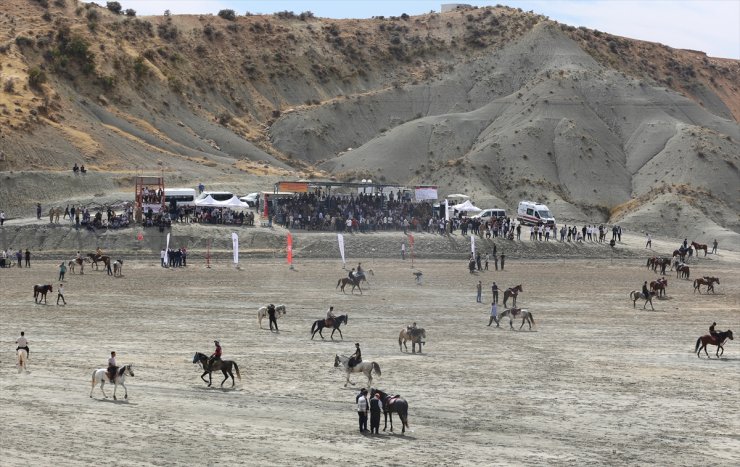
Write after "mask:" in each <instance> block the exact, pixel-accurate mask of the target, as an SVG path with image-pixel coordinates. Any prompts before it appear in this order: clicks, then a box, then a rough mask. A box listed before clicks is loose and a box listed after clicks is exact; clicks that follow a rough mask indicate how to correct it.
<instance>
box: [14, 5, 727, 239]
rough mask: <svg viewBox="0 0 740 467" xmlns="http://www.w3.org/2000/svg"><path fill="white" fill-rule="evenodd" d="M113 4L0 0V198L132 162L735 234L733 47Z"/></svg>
mask: <svg viewBox="0 0 740 467" xmlns="http://www.w3.org/2000/svg"><path fill="white" fill-rule="evenodd" d="M112 6H113V10H117V8H116V7H115V2H113V5H112ZM125 7H126V6H125V2H124V5H123V8H124V9H122V10H121V11H120V12H119V11H112V10H111V9H109V8H106V7H100V6H95V5H93V4H83V3H77V2H76V1H73V0H5V1H3V2H2V4H0V24H1V25H2V28H1V29H0V64H1V65H2V67H1V68H0V84H2V89H1V90H0V133H1V136H2V138H0V150H1V151H3V155H2V156H0V170H2V171H5V174H4V175H3V176H2V177H3V183H0V199H4V200H7V199H9V198H8V195H9V194H11V193H16V194H17V193H18V191H19V190H22V191H23V194H24V196H21V197H14V198H13V199H14V200H17V201H13V202H12V204H11V205H10V206H4V208H5V209H6V211H10V212H13V210H20V209H25V208H26V207H27V205H29V204H30V203H31V202H35V201H37V200H38V201H41V202H44V203H49V202H58V201H59V200H60V199H61V198H64V197H66V196H67V193H68V192H70V191H73V192H74V191H75V190H77V192H78V195H79V196H83V195H85V194H88V195H92V194H93V193H96V192H100V191H101V189H102V190H103V191H105V190H106V189H109V190H116V189H121V188H126V187H127V186H128V185H127V183H130V176H131V175H132V174H133V173H135V172H137V171H146V172H153V171H156V172H159V171H163V172H164V173H165V174H166V175H167V176H168V177H169V178H170V179H175V180H177V182H176V183H178V184H181V183H182V184H184V183H192V182H194V181H195V180H208V181H214V182H221V183H234V184H238V183H239V181H240V180H243V179H244V177H245V176H247V177H249V180H251V181H255V180H265V182H266V183H265V186H264V188H266V187H267V186H269V184H268V183H267V181H268V180H269V181H270V183H271V181H273V180H275V179H278V178H289V179H293V178H297V177H309V178H310V177H314V178H324V177H336V178H337V179H340V180H355V179H361V178H368V177H369V178H372V179H374V180H379V181H385V182H394V183H401V184H415V183H423V184H437V185H439V186H440V189H441V192H442V193H443V194H444V193H449V192H460V191H462V192H467V193H468V194H470V195H473V196H474V199H475V200H476V202H477V203H478V204H481V205H488V204H493V203H495V204H501V205H504V206H506V207H508V208H509V209H512V208H515V206H516V204H517V202H518V201H519V200H520V199H522V198H537V199H540V200H543V201H546V202H547V203H548V204H550V207H551V208H552V209H553V211H554V212H555V213H556V215H557V216H559V218H561V219H566V220H568V219H578V220H581V219H591V220H598V221H606V220H611V221H613V222H622V223H623V224H625V225H629V226H630V227H632V228H635V229H650V230H653V231H655V230H658V229H660V230H662V231H664V232H665V233H666V234H673V233H675V234H677V235H681V236H685V235H687V234H690V235H692V236H694V237H695V238H696V239H697V240H700V241H702V240H703V241H704V242H705V243H706V242H708V241H711V239H707V238H705V237H706V236H708V235H716V236H718V238H720V240H721V241H723V242H725V244H726V242H728V241H729V242H731V243H733V242H734V243H735V244H737V245H738V247H740V240H738V239H739V238H740V220H739V217H738V213H740V196H739V194H740V193H738V187H739V186H740V169H739V168H738V166H740V156H739V154H740V143H738V141H740V126H739V125H738V121H739V120H740V89H738V86H739V85H738V83H740V62H738V61H736V60H727V59H717V58H711V57H707V56H706V55H704V54H703V53H700V52H695V51H686V50H676V49H671V48H670V47H667V46H663V45H660V44H653V43H646V42H642V41H636V40H631V39H627V38H623V37H616V36H612V35H610V34H607V33H603V32H600V31H593V30H588V29H585V28H573V27H570V26H567V25H562V24H558V23H556V22H553V21H551V20H549V19H548V18H546V17H543V16H539V15H536V14H533V13H526V12H522V11H521V10H515V9H509V8H505V7H491V8H475V9H468V10H460V11H454V12H449V13H444V14H437V13H430V14H427V15H422V16H412V17H409V16H407V15H403V16H401V17H392V18H382V17H377V18H373V19H368V20H330V19H320V18H315V17H313V15H312V14H311V13H310V12H303V13H301V12H296V13H293V12H283V13H280V14H276V15H269V16H239V15H235V16H232V15H231V14H230V13H231V12H229V11H225V12H223V14H222V15H220V16H212V15H202V16H161V17H145V18H140V17H137V16H135V12H132V11H128V12H127V11H126V10H125ZM75 162H78V163H84V164H85V165H86V166H87V167H88V168H89V169H91V170H93V171H95V172H99V173H102V175H100V177H101V179H96V182H95V184H94V185H95V187H94V188H87V187H86V186H84V185H83V186H76V185H70V184H69V183H72V182H67V180H68V179H69V178H70V177H69V176H68V175H67V174H66V173H64V174H60V173H59V171H66V170H67V169H68V168H69V167H70V166H71V165H72V164H73V163H75ZM29 170H32V171H34V177H35V179H38V180H44V184H43V187H40V188H39V189H38V191H37V192H34V191H33V190H32V189H31V190H30V191H26V190H29V188H28V187H29V184H28V183H27V182H24V180H25V179H26V177H25V176H24V175H23V173H17V172H18V171H24V172H25V171H29ZM10 172H14V173H10ZM106 183H107V184H106ZM32 185H33V184H31V185H30V186H32ZM21 187H25V188H21ZM101 187H103V188H101ZM86 190H87V191H86ZM61 193H64V195H63V196H62V195H60V194H61ZM484 207H485V206H484Z"/></svg>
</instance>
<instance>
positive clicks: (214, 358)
mask: <svg viewBox="0 0 740 467" xmlns="http://www.w3.org/2000/svg"><path fill="white" fill-rule="evenodd" d="M213 343H214V344H216V350H214V351H213V354H212V355H211V356H210V358H209V359H208V368H211V367H212V366H213V364H214V363H215V362H216V361H219V362H220V361H221V353H222V350H221V344H219V343H218V341H213Z"/></svg>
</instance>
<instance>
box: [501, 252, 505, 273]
mask: <svg viewBox="0 0 740 467" xmlns="http://www.w3.org/2000/svg"><path fill="white" fill-rule="evenodd" d="M505 260H506V255H504V254H503V253H501V270H502V271H503V270H504V261H505Z"/></svg>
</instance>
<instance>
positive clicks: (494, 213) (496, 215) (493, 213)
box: [472, 208, 506, 221]
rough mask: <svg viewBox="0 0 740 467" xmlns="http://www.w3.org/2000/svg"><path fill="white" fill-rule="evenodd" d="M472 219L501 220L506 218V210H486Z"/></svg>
mask: <svg viewBox="0 0 740 467" xmlns="http://www.w3.org/2000/svg"><path fill="white" fill-rule="evenodd" d="M472 217H473V219H482V220H483V221H489V220H491V219H501V218H505V217H506V210H505V209H499V208H491V209H484V210H482V211H481V212H479V213H478V214H476V215H474V216H472Z"/></svg>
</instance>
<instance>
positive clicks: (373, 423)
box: [370, 392, 383, 435]
mask: <svg viewBox="0 0 740 467" xmlns="http://www.w3.org/2000/svg"><path fill="white" fill-rule="evenodd" d="M381 410H383V401H381V400H380V393H379V392H376V393H375V397H373V398H372V400H371V401H370V434H373V433H375V434H376V435H377V434H379V433H378V430H379V429H380V412H381Z"/></svg>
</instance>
